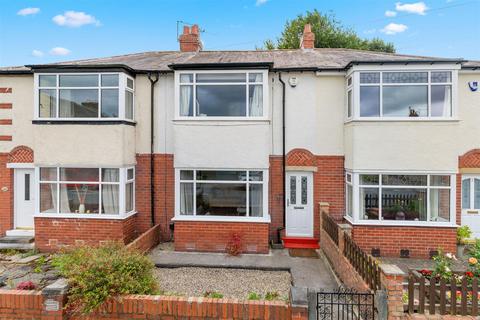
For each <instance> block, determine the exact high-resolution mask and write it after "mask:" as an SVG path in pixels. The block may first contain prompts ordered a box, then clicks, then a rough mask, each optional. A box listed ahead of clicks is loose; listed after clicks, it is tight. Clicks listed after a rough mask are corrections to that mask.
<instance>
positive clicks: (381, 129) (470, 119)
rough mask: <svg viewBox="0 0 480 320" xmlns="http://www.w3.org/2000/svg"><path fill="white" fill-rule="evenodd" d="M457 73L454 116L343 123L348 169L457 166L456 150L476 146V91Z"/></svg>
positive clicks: (479, 107) (479, 96)
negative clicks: (469, 87)
mask: <svg viewBox="0 0 480 320" xmlns="http://www.w3.org/2000/svg"><path fill="white" fill-rule="evenodd" d="M479 77H480V73H477V74H460V75H459V79H458V108H459V109H458V115H459V118H458V121H445V122H434V121H430V122H427V121H424V122H419V121H403V122H401V121H389V122H382V121H376V122H358V121H353V122H351V123H348V124H346V125H345V146H346V148H345V157H346V168H348V169H352V170H419V171H449V172H456V171H457V170H458V156H460V155H462V154H463V153H465V152H466V151H468V150H471V149H474V148H479V147H480V134H479V129H480V122H479V119H480V93H479V92H471V91H470V90H469V89H468V81H472V80H475V79H476V80H479Z"/></svg>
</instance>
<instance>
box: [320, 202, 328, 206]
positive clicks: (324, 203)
mask: <svg viewBox="0 0 480 320" xmlns="http://www.w3.org/2000/svg"><path fill="white" fill-rule="evenodd" d="M318 204H319V205H320V207H329V206H330V203H328V202H319V203H318Z"/></svg>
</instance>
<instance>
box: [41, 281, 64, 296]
mask: <svg viewBox="0 0 480 320" xmlns="http://www.w3.org/2000/svg"><path fill="white" fill-rule="evenodd" d="M67 290H68V282H67V280H66V279H64V278H60V279H58V280H57V281H55V282H54V283H52V284H50V285H48V286H46V287H45V288H43V290H42V294H43V295H46V296H60V295H63V294H66V293H67Z"/></svg>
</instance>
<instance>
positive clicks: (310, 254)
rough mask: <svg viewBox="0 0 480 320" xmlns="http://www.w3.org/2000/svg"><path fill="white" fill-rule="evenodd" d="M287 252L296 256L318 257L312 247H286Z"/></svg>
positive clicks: (291, 255)
mask: <svg viewBox="0 0 480 320" xmlns="http://www.w3.org/2000/svg"><path fill="white" fill-rule="evenodd" d="M288 254H289V255H290V257H297V258H314V259H318V258H319V256H318V252H317V251H316V250H314V249H288Z"/></svg>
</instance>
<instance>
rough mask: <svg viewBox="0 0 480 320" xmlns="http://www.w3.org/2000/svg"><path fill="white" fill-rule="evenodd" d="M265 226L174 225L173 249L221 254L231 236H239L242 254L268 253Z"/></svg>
mask: <svg viewBox="0 0 480 320" xmlns="http://www.w3.org/2000/svg"><path fill="white" fill-rule="evenodd" d="M268 226H269V224H268V223H254V222H199V221H176V222H175V250H178V251H208V252H222V251H225V246H226V245H227V243H228V242H229V241H230V239H231V237H232V234H233V233H237V234H239V235H240V237H241V239H242V240H241V243H242V252H244V253H268V229H269V228H268Z"/></svg>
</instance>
